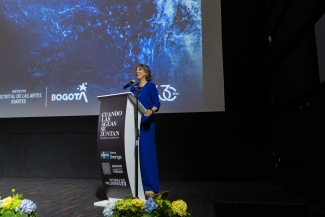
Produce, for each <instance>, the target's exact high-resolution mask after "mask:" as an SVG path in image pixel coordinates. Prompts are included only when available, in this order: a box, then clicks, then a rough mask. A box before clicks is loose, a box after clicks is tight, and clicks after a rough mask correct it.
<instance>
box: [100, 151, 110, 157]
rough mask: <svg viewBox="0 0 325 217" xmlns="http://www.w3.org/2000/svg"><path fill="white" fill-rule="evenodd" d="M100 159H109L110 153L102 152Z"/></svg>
mask: <svg viewBox="0 0 325 217" xmlns="http://www.w3.org/2000/svg"><path fill="white" fill-rule="evenodd" d="M100 158H101V159H109V151H101V152H100Z"/></svg>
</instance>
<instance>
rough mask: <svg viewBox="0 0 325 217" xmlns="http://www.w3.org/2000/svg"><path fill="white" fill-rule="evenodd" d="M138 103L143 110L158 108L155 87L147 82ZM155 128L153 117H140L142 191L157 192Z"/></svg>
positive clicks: (133, 89)
mask: <svg viewBox="0 0 325 217" xmlns="http://www.w3.org/2000/svg"><path fill="white" fill-rule="evenodd" d="M134 86H135V85H133V86H131V88H130V91H131V92H132V93H133V95H134V96H136V90H135V88H134ZM138 99H139V102H141V104H142V105H143V107H144V108H145V109H151V108H152V107H153V106H155V107H157V108H158V109H159V108H160V101H159V96H158V91H157V88H156V85H155V84H154V83H153V82H151V81H148V82H147V83H146V84H145V85H144V86H143V87H142V88H141V92H140V93H139V95H138ZM155 132H156V128H155V123H154V117H153V115H150V116H148V117H146V116H144V115H142V117H141V125H140V138H139V159H140V168H141V178H142V185H143V190H145V191H153V192H155V193H158V192H159V178H158V165H157V154H156V138H155V136H156V134H155Z"/></svg>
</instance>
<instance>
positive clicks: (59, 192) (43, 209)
mask: <svg viewBox="0 0 325 217" xmlns="http://www.w3.org/2000/svg"><path fill="white" fill-rule="evenodd" d="M160 185H161V187H160V188H161V191H164V190H168V191H169V192H170V197H169V200H170V201H174V200H177V199H183V200H184V201H186V203H187V205H188V212H190V213H191V214H192V216H193V217H223V216H231V215H225V212H227V213H228V214H230V213H231V212H232V213H234V210H235V209H238V210H239V207H241V209H242V210H246V211H247V208H249V207H251V206H248V204H255V205H256V204H257V205H258V204H260V205H261V204H270V205H282V207H284V206H285V205H302V204H306V203H305V202H304V201H303V200H301V199H300V198H298V197H296V196H294V195H292V194H291V193H288V192H286V191H284V190H282V189H281V188H280V187H278V186H276V185H274V184H272V183H265V182H203V181H193V182H192V181H191V182H186V181H161V182H160ZM101 186H102V182H101V180H75V179H74V180H71V179H16V178H1V179H0V196H1V197H2V199H3V198H5V197H7V196H9V195H11V189H12V188H14V189H16V193H21V194H23V195H24V197H25V198H27V199H30V200H32V201H33V202H34V203H35V204H36V205H37V211H38V216H39V217H51V216H55V217H81V216H87V217H102V216H103V214H102V211H103V207H98V206H94V202H98V201H101V200H103V199H105V198H103V197H105V195H104V194H103V189H102V187H101ZM236 204H237V206H236ZM239 205H241V206H239ZM242 205H244V206H242ZM307 205H308V204H307ZM245 207H246V208H245ZM273 207H275V206H273ZM278 207H279V206H278ZM243 208H244V209H243ZM227 209H228V210H227ZM258 209H261V206H259V208H258ZM262 209H263V207H262ZM276 209H277V210H278V208H276ZM297 210H298V209H297ZM309 210H310V206H309ZM291 211H292V210H291ZM259 212H260V211H258V213H259ZM294 212H295V211H293V213H294ZM256 214H257V213H256ZM233 216H239V215H238V214H236V215H235V214H234V215H233ZM254 216H262V215H254ZM273 216H274V215H273ZM308 216H322V215H319V214H318V215H316V214H315V212H310V211H309V214H308Z"/></svg>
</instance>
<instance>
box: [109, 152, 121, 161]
mask: <svg viewBox="0 0 325 217" xmlns="http://www.w3.org/2000/svg"><path fill="white" fill-rule="evenodd" d="M110 154H111V156H110V159H112V160H121V159H122V156H121V155H117V154H116V152H115V151H111V153H110Z"/></svg>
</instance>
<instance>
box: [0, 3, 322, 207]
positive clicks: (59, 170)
mask: <svg viewBox="0 0 325 217" xmlns="http://www.w3.org/2000/svg"><path fill="white" fill-rule="evenodd" d="M221 9H222V35H223V36H222V37H223V58H224V81H225V106H226V111H225V112H209V113H179V114H159V113H157V114H155V118H156V125H157V151H158V165H159V173H160V180H186V181H196V180H208V181H209V180H210V181H229V182H230V181H236V182H237V181H257V182H260V181H263V182H264V181H267V182H274V183H276V184H277V185H279V186H281V187H283V188H284V189H286V190H288V191H290V192H292V193H294V194H295V195H297V196H299V197H301V198H303V199H304V200H306V201H307V202H309V203H311V204H313V205H315V206H317V207H319V208H321V209H324V207H325V200H324V196H323V195H324V194H325V187H324V179H325V174H324V171H325V170H324V166H325V160H324V152H325V151H324V148H323V146H324V145H325V133H324V123H325V116H324V111H325V87H324V84H323V83H322V84H320V83H319V76H318V67H317V56H316V45H315V36H314V30H313V24H314V23H315V21H316V20H317V19H318V18H320V16H321V15H322V14H323V13H324V3H323V1H321V0H309V1H304V0H263V1H257V0H252V1H240V0H224V1H222V2H221ZM270 41H271V42H270ZM97 119H98V116H81V117H80V116H75V117H37V118H8V119H5V118H4V119H0V177H1V178H15V177H16V178H53V179H54V178H60V179H61V178H64V179H68V178H69V179H100V174H99V165H98V160H97V143H96V131H97Z"/></svg>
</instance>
